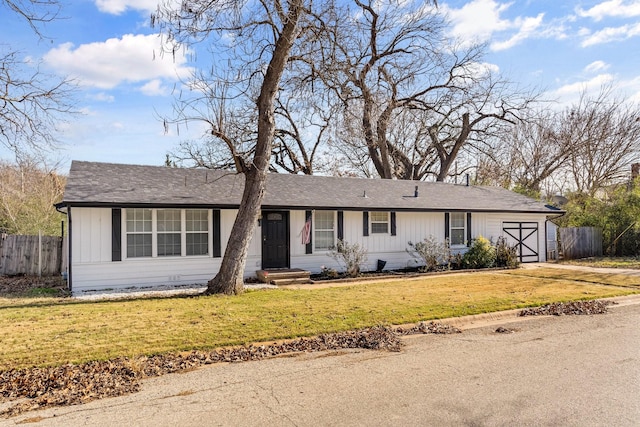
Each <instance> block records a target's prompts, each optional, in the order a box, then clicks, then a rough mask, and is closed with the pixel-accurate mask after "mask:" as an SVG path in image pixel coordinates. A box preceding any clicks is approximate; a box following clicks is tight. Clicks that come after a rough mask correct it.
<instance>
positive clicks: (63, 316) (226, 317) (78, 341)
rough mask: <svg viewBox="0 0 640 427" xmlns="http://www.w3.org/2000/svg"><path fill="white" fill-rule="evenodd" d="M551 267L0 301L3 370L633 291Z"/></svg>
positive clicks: (606, 295) (482, 311)
mask: <svg viewBox="0 0 640 427" xmlns="http://www.w3.org/2000/svg"><path fill="white" fill-rule="evenodd" d="M554 272H555V273H558V274H562V273H564V272H558V271H557V270H555V271H554ZM558 274H555V276H554V277H553V280H549V277H537V276H532V275H522V274H511V273H510V272H491V273H474V274H459V275H448V276H439V277H437V276H434V277H426V278H421V279H418V280H407V281H393V282H388V283H370V284H357V285H353V286H348V287H337V288H326V289H312V290H281V289H278V290H263V291H251V292H246V293H245V294H243V295H241V296H236V297H225V296H210V297H172V298H146V299H134V300H118V301H97V302H96V301H92V302H88V301H74V300H68V299H67V300H59V299H52V298H48V299H47V298H41V299H38V300H37V302H36V303H34V302H33V300H22V304H16V300H14V299H12V300H10V301H9V302H8V303H7V301H5V300H0V370H3V369H8V368H18V367H28V366H33V365H37V366H44V365H49V366H51V365H61V364H64V363H69V362H71V363H80V362H85V361H90V360H106V359H113V358H116V357H119V356H127V357H135V356H139V355H149V354H158V353H166V352H179V351H188V350H193V349H199V350H206V349H212V348H216V347H221V346H229V345H238V344H246V343H251V342H263V341H270V340H275V339H283V338H293V337H301V336H311V335H318V334H321V333H329V332H337V331H346V330H353V329H358V328H363V327H367V326H372V325H378V324H405V323H413V322H418V321H423V320H432V319H439V318H446V317H455V316H463V315H468V314H477V313H484V312H491V311H498V310H505V309H511V308H523V307H529V306H535V305H542V304H548V303H551V302H555V301H569V300H577V299H594V298H603V297H609V296H614V295H625V294H630V293H635V292H638V290H634V289H629V288H620V287H613V286H606V287H604V286H599V285H594V284H589V283H586V282H585V281H582V282H579V281H575V280H569V279H568V278H564V277H560V276H559V275H558ZM568 274H569V273H568ZM602 280H604V279H602Z"/></svg>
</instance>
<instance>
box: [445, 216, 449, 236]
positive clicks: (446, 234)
mask: <svg viewBox="0 0 640 427" xmlns="http://www.w3.org/2000/svg"><path fill="white" fill-rule="evenodd" d="M444 238H445V239H448V238H449V212H445V213H444Z"/></svg>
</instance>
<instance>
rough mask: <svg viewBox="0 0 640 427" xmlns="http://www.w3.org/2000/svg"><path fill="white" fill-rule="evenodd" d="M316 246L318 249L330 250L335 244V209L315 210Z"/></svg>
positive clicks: (314, 241)
mask: <svg viewBox="0 0 640 427" xmlns="http://www.w3.org/2000/svg"><path fill="white" fill-rule="evenodd" d="M314 223H315V233H314V239H313V243H314V247H315V249H316V250H320V251H328V250H330V249H331V248H333V247H334V246H335V236H336V219H335V212H334V211H316V212H315V221H314Z"/></svg>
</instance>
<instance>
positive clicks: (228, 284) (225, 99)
mask: <svg viewBox="0 0 640 427" xmlns="http://www.w3.org/2000/svg"><path fill="white" fill-rule="evenodd" d="M179 3H180V4H179V5H178V6H177V7H174V5H173V4H172V3H167V4H165V5H163V6H161V7H160V8H159V9H158V11H157V13H156V14H154V15H153V17H152V22H153V23H154V24H155V25H157V26H159V28H160V29H161V31H162V33H163V34H164V35H165V41H166V42H167V43H168V44H172V45H173V48H174V49H177V48H180V46H182V45H185V44H186V45H189V44H193V43H197V42H200V41H203V40H207V41H208V42H209V43H210V46H211V50H212V54H213V55H214V56H215V59H216V61H218V62H226V64H225V65H224V67H225V68H226V69H227V70H228V71H227V72H218V71H217V70H216V69H215V67H214V70H213V73H212V78H208V79H207V80H202V79H197V78H196V79H194V80H193V84H194V85H201V86H200V89H204V94H203V91H200V92H199V94H197V95H196V96H197V99H193V98H192V99H185V100H184V102H183V103H182V105H183V107H184V108H182V109H179V110H178V113H179V114H178V117H177V118H176V119H175V120H174V121H175V122H181V123H186V122H189V121H192V120H200V121H203V120H204V122H205V123H206V124H207V125H208V126H209V127H208V130H209V132H210V133H211V135H212V136H213V137H215V138H216V139H218V140H219V141H220V142H221V143H222V144H224V146H226V147H227V149H228V151H229V153H230V155H231V157H232V159H233V161H234V164H235V169H236V170H237V171H238V172H239V173H242V174H244V178H245V186H244V192H243V195H242V200H241V203H240V208H239V211H238V215H237V216H236V220H235V222H234V225H233V228H232V230H231V235H232V236H233V238H232V239H230V240H229V242H228V243H227V247H226V250H225V254H224V257H223V259H222V264H221V267H220V270H219V272H218V274H217V275H216V276H215V277H214V278H213V279H212V280H211V281H209V285H208V288H207V293H226V294H237V293H239V292H242V290H243V275H244V268H245V264H246V258H247V251H248V248H249V243H250V240H251V238H252V236H253V233H254V231H255V229H256V224H257V219H258V215H259V213H260V206H261V203H262V199H263V196H264V191H265V185H266V177H267V171H268V169H269V164H270V159H271V155H272V151H273V145H274V138H275V132H276V113H275V111H276V99H277V96H278V91H279V87H280V85H281V82H282V81H283V79H284V78H285V76H286V74H287V71H288V70H289V66H290V64H291V61H292V60H293V59H295V58H296V57H299V56H301V55H303V54H304V52H305V51H306V50H307V49H309V48H310V46H312V45H314V43H315V42H314V35H313V32H312V31H311V30H310V28H312V27H313V25H311V21H312V20H313V19H314V17H315V16H321V14H320V13H317V14H316V13H315V12H314V11H313V10H312V6H313V3H312V2H311V1H306V0H288V1H285V2H281V1H278V0H276V1H268V0H261V1H258V2H243V1H232V0H229V1H220V2H209V1H199V0H194V1H187V0H184V1H181V2H179ZM325 6H326V4H325ZM221 58H225V60H224V61H221ZM196 77H197V76H196ZM212 82H218V83H219V86H217V85H216V84H213V85H212V84H211V83H212ZM256 94H257V96H254V95H256ZM203 100H204V101H205V102H204V103H203V102H202V101H203ZM226 106H232V107H233V108H234V109H235V110H234V111H240V110H242V109H244V108H246V109H247V110H248V111H256V112H257V114H256V116H255V117H256V123H255V125H254V127H253V129H255V130H256V132H257V133H256V135H255V142H254V145H253V146H252V149H251V150H245V147H240V148H241V149H239V141H238V140H236V139H235V137H236V135H235V134H234V132H235V130H237V129H239V128H242V126H235V125H233V123H232V122H233V121H234V120H235V116H234V115H229V114H228V113H229V110H228V109H225V108H222V107H226ZM254 109H255V110H254ZM247 153H251V154H250V155H247Z"/></svg>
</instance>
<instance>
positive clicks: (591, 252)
mask: <svg viewBox="0 0 640 427" xmlns="http://www.w3.org/2000/svg"><path fill="white" fill-rule="evenodd" d="M560 246H561V248H562V257H563V258H564V259H578V258H588V257H593V256H602V229H600V228H598V227H569V228H560Z"/></svg>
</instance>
